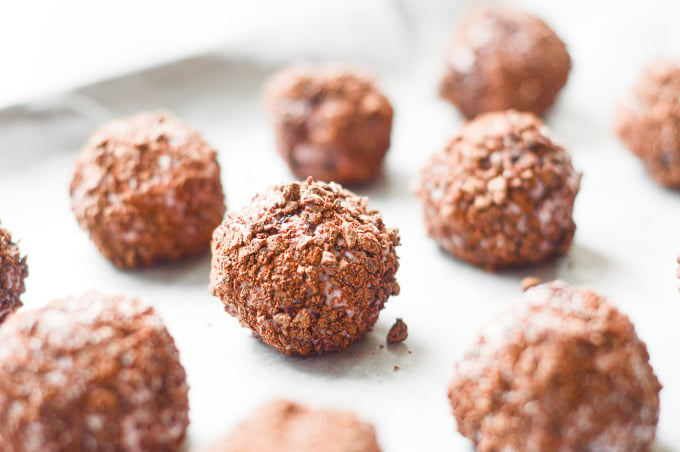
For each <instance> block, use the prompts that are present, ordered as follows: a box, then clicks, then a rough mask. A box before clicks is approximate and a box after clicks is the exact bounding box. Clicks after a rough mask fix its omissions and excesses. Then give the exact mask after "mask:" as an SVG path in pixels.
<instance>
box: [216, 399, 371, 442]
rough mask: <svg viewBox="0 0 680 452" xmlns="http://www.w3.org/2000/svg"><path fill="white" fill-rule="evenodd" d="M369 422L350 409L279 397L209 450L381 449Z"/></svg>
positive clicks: (259, 409) (257, 411) (262, 407)
mask: <svg viewBox="0 0 680 452" xmlns="http://www.w3.org/2000/svg"><path fill="white" fill-rule="evenodd" d="M381 450H382V449H380V446H379V445H378V441H377V439H376V435H375V429H374V428H373V426H372V425H370V424H368V423H366V422H363V421H361V420H359V419H357V417H356V416H355V415H354V414H353V413H350V412H342V411H332V410H318V409H310V408H307V407H304V406H302V405H298V404H296V403H292V402H287V401H283V400H279V401H274V402H270V403H268V404H267V405H264V406H261V407H259V408H258V409H257V410H256V411H255V412H254V413H253V414H252V415H251V417H250V418H249V419H248V420H246V421H245V422H243V423H242V424H241V425H239V426H238V427H236V429H234V431H233V432H232V433H231V434H230V435H229V436H227V437H226V438H225V439H224V440H223V441H222V442H221V443H220V444H219V445H217V446H216V447H214V448H213V449H212V451H213V452H252V451H258V452H317V451H326V452H381Z"/></svg>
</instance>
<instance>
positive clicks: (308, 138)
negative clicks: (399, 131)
mask: <svg viewBox="0 0 680 452" xmlns="http://www.w3.org/2000/svg"><path fill="white" fill-rule="evenodd" d="M265 97H266V102H267V107H268V109H269V112H270V115H271V117H272V121H273V123H274V128H275V134H276V145H277V149H278V151H279V153H280V154H281V156H282V157H283V158H284V159H285V160H286V162H287V163H288V166H289V167H290V169H291V171H292V172H293V173H294V174H295V175H296V176H297V177H299V178H302V179H304V178H306V177H308V176H312V177H314V178H315V179H319V180H323V181H327V182H331V181H334V182H338V183H341V184H361V183H366V182H369V181H371V180H373V179H375V177H376V176H377V175H378V174H379V173H380V169H381V168H382V162H383V158H384V157H385V153H386V152H387V150H388V149H389V147H390V133H391V130H392V116H393V111H392V106H391V105H390V103H389V101H388V100H387V98H386V97H385V96H384V95H383V94H382V93H381V92H380V91H379V90H378V88H377V87H376V86H375V84H374V82H373V78H372V77H371V76H370V75H368V74H367V73H365V72H364V71H362V70H359V69H356V68H349V67H348V68H343V67H334V66H295V67H292V68H288V69H284V70H282V71H280V72H279V73H277V74H275V75H274V76H273V77H271V78H270V80H269V81H268V82H267V84H266V85H265Z"/></svg>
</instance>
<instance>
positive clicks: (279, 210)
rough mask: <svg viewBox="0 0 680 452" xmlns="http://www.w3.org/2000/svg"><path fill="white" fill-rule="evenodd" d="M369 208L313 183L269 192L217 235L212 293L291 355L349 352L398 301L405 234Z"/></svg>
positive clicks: (235, 214) (227, 222)
mask: <svg viewBox="0 0 680 452" xmlns="http://www.w3.org/2000/svg"><path fill="white" fill-rule="evenodd" d="M367 203H368V200H367V199H366V198H363V197H359V196H356V195H355V194H353V193H351V192H350V191H348V190H345V189H343V188H342V187H341V186H339V185H337V184H334V183H330V184H326V183H323V182H313V181H312V180H311V178H310V179H308V180H307V181H306V182H302V183H299V182H293V183H290V184H287V185H280V186H275V187H270V188H269V189H267V190H266V191H265V192H263V193H262V194H259V195H257V196H255V197H254V198H253V199H252V201H251V202H250V204H248V205H247V206H246V207H245V208H243V209H242V210H241V211H239V212H233V213H231V214H229V215H227V217H226V219H225V221H224V222H223V223H222V225H220V227H219V228H217V229H216V230H215V234H214V236H213V241H212V269H211V275H210V291H211V292H212V294H213V295H215V296H217V297H219V298H220V300H222V302H223V303H224V307H225V310H226V311H227V312H228V313H230V314H231V315H233V316H234V317H236V318H237V319H239V321H240V322H241V324H242V325H244V326H247V327H249V328H251V329H252V330H253V331H254V332H255V334H256V335H257V336H259V337H260V338H261V339H262V340H263V341H264V342H265V343H266V344H268V345H270V346H272V347H274V348H276V349H278V350H280V351H281V352H283V353H285V354H291V355H309V354H312V353H321V352H325V351H334V350H342V349H344V348H345V347H347V346H348V345H349V344H351V343H352V342H354V341H355V340H356V339H358V338H359V337H361V336H363V335H364V333H365V332H366V331H367V330H368V329H369V328H371V327H372V326H373V325H374V324H375V322H376V320H377V319H378V313H379V311H380V310H381V309H382V308H383V307H384V304H385V302H386V301H387V298H388V297H389V296H390V295H397V294H398V293H399V285H398V284H397V282H396V279H395V273H396V272H397V268H398V266H399V264H398V261H397V254H396V251H395V247H396V246H397V245H398V244H399V234H398V231H397V230H396V229H391V228H387V227H385V225H384V224H383V221H382V218H381V216H380V214H379V213H378V212H376V211H373V210H369V209H368V207H367Z"/></svg>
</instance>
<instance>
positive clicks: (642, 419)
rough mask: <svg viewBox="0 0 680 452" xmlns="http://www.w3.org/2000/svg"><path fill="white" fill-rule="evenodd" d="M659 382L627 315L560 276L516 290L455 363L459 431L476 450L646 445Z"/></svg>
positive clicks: (651, 435)
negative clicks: (507, 305)
mask: <svg viewBox="0 0 680 452" xmlns="http://www.w3.org/2000/svg"><path fill="white" fill-rule="evenodd" d="M660 389H661V385H660V384H659V382H658V380H657V378H656V376H655V375H654V372H653V370H652V368H651V366H650V365H649V355H648V353H647V348H646V346H645V344H644V343H643V342H642V341H641V340H640V339H639V338H638V336H637V334H636V333H635V328H634V327H633V324H632V323H631V321H630V320H629V319H628V317H627V316H625V315H624V314H622V313H621V312H619V311H618V310H617V309H616V308H615V307H614V306H613V305H612V304H610V303H609V302H607V301H606V300H605V299H604V298H602V297H600V296H599V295H597V294H595V293H593V292H591V291H589V290H585V289H579V288H572V287H569V286H567V285H566V284H565V283H564V282H561V281H554V282H552V283H548V284H543V285H540V286H537V287H534V288H532V289H529V290H527V291H526V292H525V293H524V297H523V299H522V300H519V302H517V303H515V304H514V305H512V306H511V307H510V308H509V309H508V310H507V311H506V312H504V313H503V314H502V315H501V316H499V317H498V318H497V319H496V320H495V321H493V322H492V323H490V324H489V325H488V326H487V327H486V328H485V329H483V330H482V333H481V335H480V336H479V339H478V340H477V344H476V346H475V347H474V348H473V349H472V350H471V351H470V352H468V353H467V354H466V355H465V357H464V358H463V359H462V360H461V361H460V362H458V363H457V365H456V372H455V376H454V378H453V381H452V382H451V385H450V387H449V399H450V402H451V405H452V407H453V413H454V416H455V418H456V421H457V424H458V431H459V432H460V433H462V434H463V435H464V436H466V437H467V438H469V439H470V440H471V441H472V442H473V443H474V444H475V446H476V447H477V450H479V451H481V452H484V451H500V450H504V451H519V450H524V451H546V450H592V451H599V450H625V451H646V450H648V449H649V446H650V445H651V443H652V441H653V439H654V436H655V432H656V425H657V422H658V420H659V391H660Z"/></svg>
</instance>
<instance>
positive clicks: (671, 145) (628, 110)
mask: <svg viewBox="0 0 680 452" xmlns="http://www.w3.org/2000/svg"><path fill="white" fill-rule="evenodd" d="M616 126H617V131H618V134H619V136H620V137H621V139H622V140H623V142H624V143H625V144H626V146H627V147H628V148H629V149H630V150H631V151H633V152H634V153H635V154H636V155H637V156H638V157H639V158H640V159H641V160H642V162H643V163H644V164H645V165H646V167H647V171H649V174H650V175H651V176H652V177H653V178H654V179H655V180H656V181H657V182H658V183H659V184H661V185H665V186H667V187H673V188H680V59H675V60H664V61H657V62H655V63H653V64H651V65H650V66H648V67H647V68H646V69H645V70H644V72H643V73H642V76H641V77H640V79H639V80H638V82H637V85H635V87H634V89H633V93H632V95H630V96H629V97H628V99H627V100H626V101H625V102H624V103H623V104H622V105H621V106H620V107H619V112H618V117H617V124H616Z"/></svg>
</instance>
